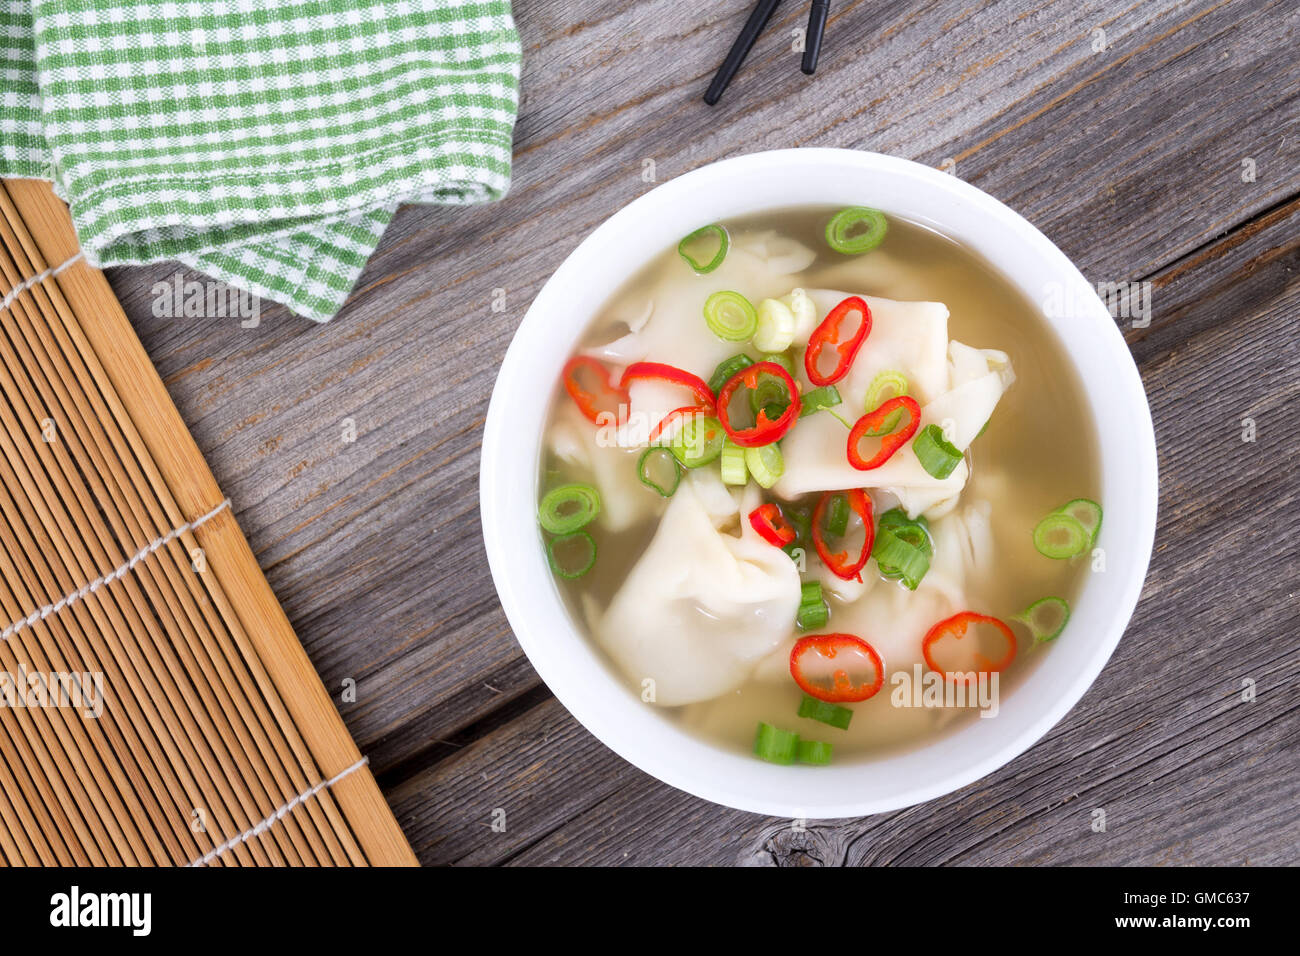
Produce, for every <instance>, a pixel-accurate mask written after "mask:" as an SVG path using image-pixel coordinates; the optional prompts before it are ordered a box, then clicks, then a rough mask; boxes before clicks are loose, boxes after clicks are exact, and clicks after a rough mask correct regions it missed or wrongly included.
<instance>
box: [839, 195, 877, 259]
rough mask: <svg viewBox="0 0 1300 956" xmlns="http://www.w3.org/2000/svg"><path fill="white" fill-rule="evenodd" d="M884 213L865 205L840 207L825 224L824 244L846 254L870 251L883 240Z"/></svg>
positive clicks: (859, 253) (851, 254) (855, 254)
mask: <svg viewBox="0 0 1300 956" xmlns="http://www.w3.org/2000/svg"><path fill="white" fill-rule="evenodd" d="M888 228H889V226H888V223H887V222H886V221H885V214H884V213H882V212H881V211H880V210H878V209H868V208H867V207H866V206H850V207H849V208H848V209H841V210H840V211H839V212H837V213H836V214H835V215H834V216H832V217H831V221H830V222H828V223H827V224H826V244H827V245H829V246H830V247H831V248H832V249H834V250H835V251H836V252H839V253H842V254H844V255H846V256H858V255H861V254H862V253H864V252H870V251H871V250H872V249H874V248H876V246H878V245H880V244H881V243H882V242H884V241H885V232H886V230H887V229H888Z"/></svg>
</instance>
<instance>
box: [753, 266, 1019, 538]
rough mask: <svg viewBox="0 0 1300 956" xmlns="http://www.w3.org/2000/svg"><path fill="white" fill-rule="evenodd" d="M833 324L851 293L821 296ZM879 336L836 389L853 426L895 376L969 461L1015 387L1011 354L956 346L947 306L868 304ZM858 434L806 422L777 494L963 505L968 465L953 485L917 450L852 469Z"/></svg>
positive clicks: (822, 421) (927, 421)
mask: <svg viewBox="0 0 1300 956" xmlns="http://www.w3.org/2000/svg"><path fill="white" fill-rule="evenodd" d="M810 295H812V297H813V301H814V302H816V303H817V308H818V311H819V312H821V313H823V314H825V313H826V312H829V311H830V309H832V308H833V307H834V306H835V305H836V304H838V303H839V302H840V301H842V300H843V299H845V298H847V296H846V294H845V293H842V292H835V291H828V290H825V289H817V290H813V291H812V292H811V293H810ZM866 301H867V305H868V306H869V307H870V309H871V314H872V327H871V334H870V335H869V336H868V337H867V341H866V343H865V344H864V345H863V347H862V349H861V351H860V352H859V353H858V355H857V358H856V359H855V360H854V362H853V366H852V368H850V370H849V374H848V375H847V376H845V377H844V379H842V380H841V381H840V382H838V383H836V388H838V389H839V392H840V396H841V397H842V398H843V400H844V407H845V408H847V409H850V410H851V411H849V412H848V415H847V416H846V417H850V418H851V417H853V416H856V415H857V413H858V410H859V409H864V407H865V403H866V397H867V391H868V389H869V388H870V386H871V382H872V380H873V379H874V378H875V377H876V375H877V374H878V373H879V372H881V371H883V370H886V369H894V370H897V371H900V372H902V373H903V374H904V375H906V376H907V381H908V388H909V393H910V394H911V395H912V397H913V398H915V399H916V400H917V402H918V403H919V404H920V405H921V423H920V426H919V427H920V428H924V427H926V426H927V425H931V424H936V425H939V426H940V427H941V428H943V429H944V432H945V434H946V436H947V437H948V439H949V440H950V441H951V442H952V443H953V444H954V445H956V446H957V447H958V448H959V449H961V450H962V451H965V450H966V448H967V447H968V446H969V445H970V443H971V442H972V441H974V439H975V436H976V435H977V434H979V431H980V429H982V428H983V427H984V423H985V422H987V421H988V419H989V416H990V415H992V414H993V409H994V408H995V407H996V405H997V403H998V400H999V399H1000V398H1001V397H1002V393H1003V392H1004V391H1005V390H1006V388H1007V387H1008V386H1009V385H1010V384H1011V382H1013V381H1014V380H1015V376H1014V373H1013V372H1012V371H1011V364H1010V361H1009V360H1008V359H1007V356H1006V353H1004V352H996V351H994V350H992V349H973V348H971V347H969V346H966V345H963V344H962V343H960V342H952V343H951V344H950V343H949V342H948V309H947V308H946V307H945V306H943V305H942V304H941V303H938V302H894V301H892V300H889V299H877V298H874V297H871V296H867V297H866ZM847 449H848V433H847V432H846V431H845V430H844V426H843V424H841V423H840V422H838V421H836V420H835V419H834V418H833V417H832V416H830V415H813V416H810V417H809V418H807V419H805V420H803V421H801V422H800V423H799V427H798V428H796V429H794V430H793V431H791V432H790V434H789V435H788V436H787V437H786V438H785V440H784V443H783V449H782V450H783V451H784V454H785V461H786V470H785V474H783V475H782V476H781V478H780V480H779V481H778V482H777V483H776V487H775V489H774V490H775V491H776V493H777V494H778V495H781V496H782V497H785V498H793V497H796V496H798V495H801V494H805V493H807V492H813V491H837V490H841V489H844V488H870V489H880V490H883V491H887V492H889V493H890V494H892V495H893V496H894V497H896V498H897V499H898V501H899V504H900V505H901V506H902V507H903V508H904V509H905V510H906V511H907V513H908V514H909V515H911V516H912V517H915V516H916V515H918V514H923V513H924V514H927V515H928V516H930V517H936V518H937V517H941V516H942V515H943V514H945V513H946V512H947V511H949V510H951V508H952V507H953V506H954V505H955V503H956V496H957V495H958V494H960V493H961V490H962V488H964V487H965V485H966V479H967V478H968V477H969V475H970V470H969V468H968V467H967V465H966V462H964V461H963V462H961V463H959V464H958V465H957V467H956V468H955V469H954V470H953V472H952V474H950V475H949V476H948V477H947V478H943V479H939V478H934V477H932V476H931V475H930V474H929V473H928V472H927V471H926V470H925V469H924V468H922V467H921V463H920V462H919V461H917V458H916V455H915V453H913V451H912V447H911V443H910V442H909V443H907V444H905V445H904V446H903V447H902V448H900V449H899V450H898V451H897V452H895V454H894V455H893V457H891V458H890V459H889V461H887V462H885V464H884V465H882V466H881V467H879V468H875V469H872V470H871V471H858V470H857V469H856V468H854V467H853V466H852V465H850V464H849V462H848V455H847Z"/></svg>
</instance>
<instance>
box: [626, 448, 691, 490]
mask: <svg viewBox="0 0 1300 956" xmlns="http://www.w3.org/2000/svg"><path fill="white" fill-rule="evenodd" d="M668 469H671V470H672V477H671V479H670V478H669V477H668V475H667V474H664V472H666V471H668ZM655 472H659V475H658V476H656V474H655ZM636 476H637V478H639V479H640V480H641V484H643V485H645V486H646V487H647V488H649V489H650V490H651V491H657V492H659V494H661V495H663V496H664V497H665V498H671V497H672V496H673V493H674V492H675V491H676V490H677V486H678V484H680V483H681V480H682V466H681V463H680V462H679V461H678V460H677V456H676V455H674V454H673V453H672V452H671V451H669V450H668V449H667V448H664V447H662V446H656V447H654V448H647V449H646V450H645V451H643V452H642V453H641V457H640V458H639V459H637V463H636Z"/></svg>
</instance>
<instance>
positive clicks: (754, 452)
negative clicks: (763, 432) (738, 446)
mask: <svg viewBox="0 0 1300 956" xmlns="http://www.w3.org/2000/svg"><path fill="white" fill-rule="evenodd" d="M745 467H746V468H748V469H749V473H750V474H751V475H753V476H754V480H755V481H757V482H758V483H759V485H760V486H762V487H764V488H771V487H772V486H773V485H774V484H776V482H777V479H778V478H780V477H781V476H782V475H783V474H785V458H784V456H782V454H781V446H780V445H778V444H777V443H776V442H772V444H770V445H760V446H759V447H757V448H746V449H745Z"/></svg>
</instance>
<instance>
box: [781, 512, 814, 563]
mask: <svg viewBox="0 0 1300 956" xmlns="http://www.w3.org/2000/svg"><path fill="white" fill-rule="evenodd" d="M783 510H784V511H785V520H786V521H788V522H790V527H792V528H794V532H795V538H794V540H793V541H791V542H790V543H789V544H787V545H786V546H785V547H784V548H782V549H781V550H782V551H784V552H785V553H786V554H788V555H790V557H791V558H795V557H797V556H796V555H795V551H796V550H798V551H804V552H806V551H807V550H808V540H809V538H810V537H811V536H812V509H811V508H805V507H798V506H791V507H789V508H785V509H783Z"/></svg>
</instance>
